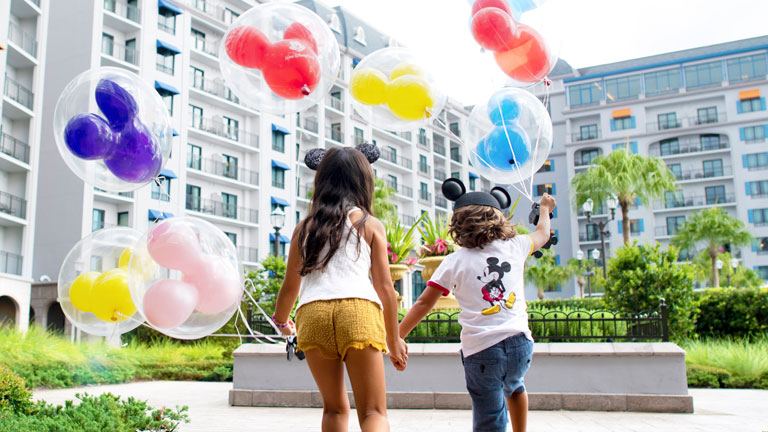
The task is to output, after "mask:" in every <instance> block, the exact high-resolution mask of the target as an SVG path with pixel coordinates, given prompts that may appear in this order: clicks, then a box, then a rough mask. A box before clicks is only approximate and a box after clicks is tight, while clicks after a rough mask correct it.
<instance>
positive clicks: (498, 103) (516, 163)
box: [496, 100, 533, 200]
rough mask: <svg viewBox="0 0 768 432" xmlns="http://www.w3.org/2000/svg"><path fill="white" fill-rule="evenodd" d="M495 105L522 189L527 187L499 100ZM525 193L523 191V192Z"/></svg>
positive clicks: (530, 197) (531, 196)
mask: <svg viewBox="0 0 768 432" xmlns="http://www.w3.org/2000/svg"><path fill="white" fill-rule="evenodd" d="M496 105H497V106H498V108H499V114H500V115H501V124H502V125H504V126H503V129H504V135H505V136H506V137H507V145H508V146H509V150H510V151H511V152H512V159H514V162H515V168H517V169H516V170H515V172H516V173H517V178H518V179H519V183H521V184H522V188H523V189H527V188H526V185H525V180H524V179H523V175H522V174H521V173H520V162H519V161H518V160H517V155H516V154H515V149H514V148H513V146H512V139H511V138H510V137H509V131H508V130H507V127H506V124H507V122H506V121H505V120H504V112H503V110H502V109H501V101H500V100H497V101H496ZM531 190H533V180H531ZM523 195H525V193H523ZM526 198H528V199H529V200H533V195H532V194H529V195H527V196H526Z"/></svg>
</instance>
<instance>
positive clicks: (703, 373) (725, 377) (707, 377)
mask: <svg viewBox="0 0 768 432" xmlns="http://www.w3.org/2000/svg"><path fill="white" fill-rule="evenodd" d="M686 369H687V373H688V387H705V388H726V387H729V385H730V382H731V373H730V372H728V371H727V370H725V369H720V368H717V367H713V366H701V365H688V366H687V367H686Z"/></svg>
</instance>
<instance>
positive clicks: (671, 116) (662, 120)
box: [658, 113, 680, 130]
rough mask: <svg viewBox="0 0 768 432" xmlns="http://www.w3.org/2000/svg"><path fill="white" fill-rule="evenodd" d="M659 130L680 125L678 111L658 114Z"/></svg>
mask: <svg viewBox="0 0 768 432" xmlns="http://www.w3.org/2000/svg"><path fill="white" fill-rule="evenodd" d="M658 119H659V130H662V129H674V128H678V127H680V123H678V122H677V113H664V114H659V115H658Z"/></svg>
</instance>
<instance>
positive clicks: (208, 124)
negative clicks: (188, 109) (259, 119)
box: [192, 118, 259, 149]
mask: <svg viewBox="0 0 768 432" xmlns="http://www.w3.org/2000/svg"><path fill="white" fill-rule="evenodd" d="M192 128H194V129H197V130H201V131H203V132H208V133H210V134H213V135H216V136H219V137H222V138H226V139H228V140H230V141H235V142H237V143H240V144H242V145H244V146H247V147H251V148H255V149H256V148H259V135H257V134H254V133H250V132H246V131H244V130H242V129H241V128H239V127H238V128H235V127H231V126H228V125H227V124H225V123H224V121H223V120H222V119H219V118H196V119H193V121H192Z"/></svg>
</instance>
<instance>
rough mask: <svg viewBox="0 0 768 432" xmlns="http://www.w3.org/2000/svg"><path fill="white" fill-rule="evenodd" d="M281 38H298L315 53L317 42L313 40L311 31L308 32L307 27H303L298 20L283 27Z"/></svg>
mask: <svg viewBox="0 0 768 432" xmlns="http://www.w3.org/2000/svg"><path fill="white" fill-rule="evenodd" d="M283 39H298V40H300V41H302V42H305V43H306V44H307V45H308V46H309V48H310V49H311V50H312V51H313V52H314V53H315V54H317V52H318V51H317V42H315V38H314V37H313V36H312V32H310V31H309V29H308V28H306V27H304V24H302V23H300V22H295V23H293V24H291V25H289V26H288V28H287V29H285V34H283Z"/></svg>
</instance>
